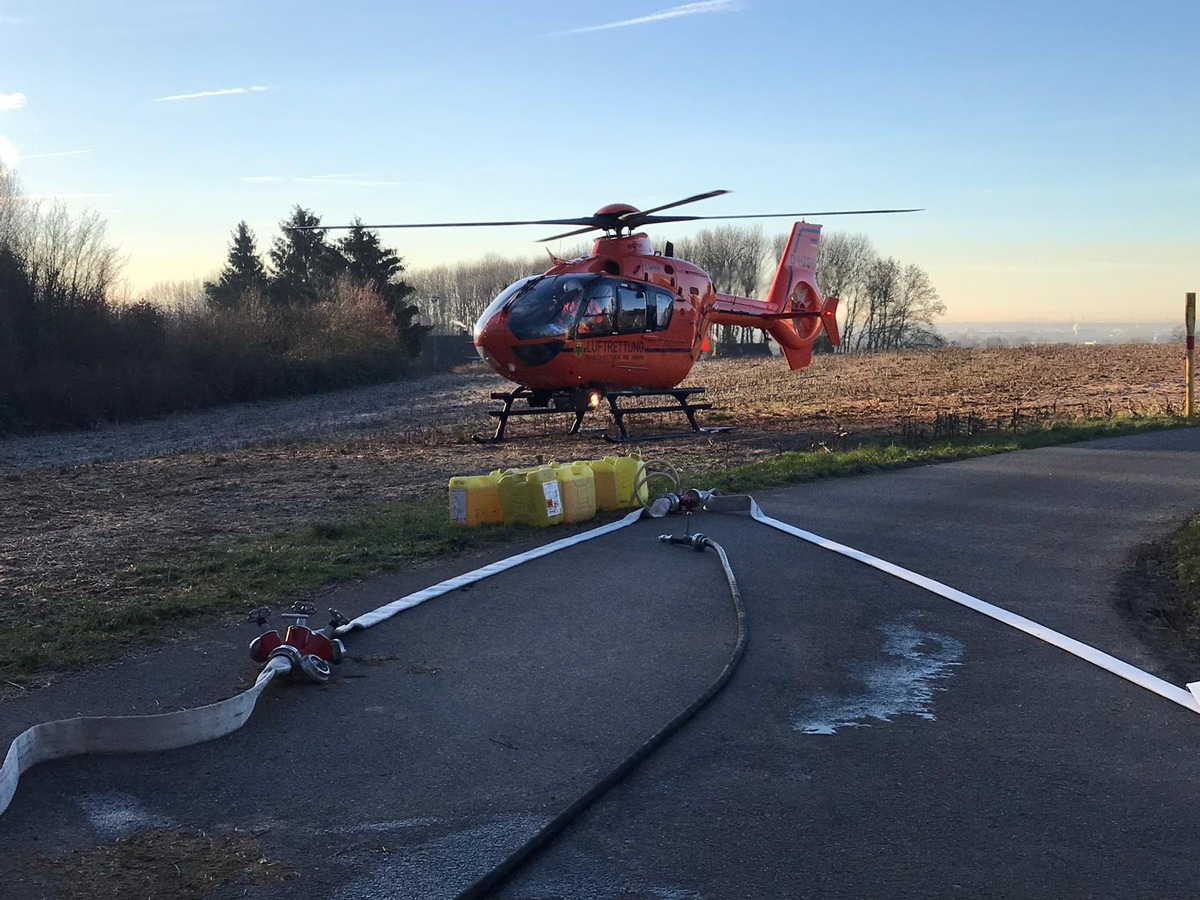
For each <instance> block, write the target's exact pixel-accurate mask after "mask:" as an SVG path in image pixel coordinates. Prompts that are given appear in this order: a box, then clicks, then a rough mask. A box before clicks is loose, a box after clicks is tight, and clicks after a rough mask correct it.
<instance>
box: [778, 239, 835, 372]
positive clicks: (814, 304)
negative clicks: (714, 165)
mask: <svg viewBox="0 0 1200 900" xmlns="http://www.w3.org/2000/svg"><path fill="white" fill-rule="evenodd" d="M820 239H821V226H820V225H810V224H809V223H807V222H797V223H796V224H795V225H794V226H792V234H791V236H790V237H789V238H788V242H787V246H786V247H785V248H784V251H783V256H782V258H780V260H779V270H778V271H777V272H776V273H775V280H774V281H773V282H771V290H770V292H769V293H768V294H767V308H768V309H769V310H770V311H771V312H772V313H774V314H776V315H779V314H782V313H789V312H794V313H796V315H795V316H791V317H788V318H780V319H778V320H777V321H775V322H773V323H772V325H771V327H769V328H768V329H767V330H768V332H769V333H770V335H771V337H773V338H775V340H776V341H778V342H779V346H780V347H781V348H782V349H783V355H784V356H785V357H786V358H787V361H788V365H789V366H790V367H791V368H793V369H802V368H804V367H805V366H807V365H808V364H809V363H810V362H812V345H813V341H815V340H816V339H817V335H818V334H819V333H820V331H821V328H822V327H824V328H825V331H826V333H827V334H828V335H829V341H830V343H832V344H833V345H834V346H835V347H836V346H837V345H838V344H840V343H841V336H840V335H839V334H838V326H837V303H838V301H837V298H836V297H827V298H822V297H821V289H820V287H818V285H817V248H818V246H819V242H820Z"/></svg>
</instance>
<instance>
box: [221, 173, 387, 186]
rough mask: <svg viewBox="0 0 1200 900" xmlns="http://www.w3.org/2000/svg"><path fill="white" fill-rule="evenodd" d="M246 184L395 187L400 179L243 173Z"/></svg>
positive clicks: (365, 175) (364, 174) (368, 175)
mask: <svg viewBox="0 0 1200 900" xmlns="http://www.w3.org/2000/svg"><path fill="white" fill-rule="evenodd" d="M242 181H243V182H245V183H246V184H281V183H283V182H285V181H286V182H291V183H292V184H324V185H328V186H330V187H397V186H398V185H401V184H404V182H402V181H385V180H378V179H376V178H375V177H374V176H372V175H370V174H368V173H360V174H354V175H306V176H303V177H299V178H284V177H282V176H280V175H243V176H242Z"/></svg>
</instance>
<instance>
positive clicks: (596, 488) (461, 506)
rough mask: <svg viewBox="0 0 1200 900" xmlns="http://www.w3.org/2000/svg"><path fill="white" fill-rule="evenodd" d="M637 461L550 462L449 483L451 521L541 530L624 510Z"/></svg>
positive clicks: (633, 501) (632, 498) (629, 500)
mask: <svg viewBox="0 0 1200 900" xmlns="http://www.w3.org/2000/svg"><path fill="white" fill-rule="evenodd" d="M644 465H645V464H644V463H643V462H642V460H641V458H640V457H638V456H629V457H612V456H610V457H607V458H605V459H599V460H580V461H576V462H573V463H550V464H549V465H544V466H536V467H534V468H531V469H505V470H499V469H498V470H496V471H494V472H491V473H489V474H487V475H467V476H458V477H455V478H451V479H450V521H451V522H453V523H454V524H456V525H466V526H468V527H474V526H477V525H498V524H500V523H505V524H509V525H533V526H535V527H538V528H545V527H548V526H550V525H557V524H559V523H560V522H562V523H567V524H570V523H573V522H586V521H587V520H588V519H591V518H592V517H593V516H595V515H596V510H597V509H603V510H616V509H628V508H630V507H633V506H636V505H637V504H639V503H641V502H642V500H643V499H644V494H645V487H644V486H642V488H641V491H640V492H639V493H641V494H642V495H643V496H642V497H635V496H634V484H635V480H636V478H637V474H638V472H639V471H640V470H641V469H642V468H643V466H644Z"/></svg>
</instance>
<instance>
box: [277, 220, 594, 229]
mask: <svg viewBox="0 0 1200 900" xmlns="http://www.w3.org/2000/svg"><path fill="white" fill-rule="evenodd" d="M592 220H593V217H592V216H586V217H584V218H578V219H529V220H527V221H521V222H406V223H405V224H403V225H294V226H291V227H289V228H285V229H284V231H333V230H335V229H343V228H366V229H368V230H371V229H375V228H486V227H490V226H493V225H495V226H501V225H590V223H591V222H592Z"/></svg>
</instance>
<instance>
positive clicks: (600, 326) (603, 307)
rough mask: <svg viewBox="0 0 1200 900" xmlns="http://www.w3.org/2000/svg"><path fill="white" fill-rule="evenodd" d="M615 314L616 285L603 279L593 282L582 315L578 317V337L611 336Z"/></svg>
mask: <svg viewBox="0 0 1200 900" xmlns="http://www.w3.org/2000/svg"><path fill="white" fill-rule="evenodd" d="M616 314H617V291H616V285H614V284H613V283H612V282H611V281H607V280H605V279H600V280H599V281H596V282H594V283H593V284H592V286H591V289H590V290H589V291H588V296H587V303H586V305H585V306H584V308H583V313H582V314H581V315H580V316H579V330H578V333H579V335H580V336H592V335H598V334H612V333H613V322H614V321H615V319H616Z"/></svg>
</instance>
